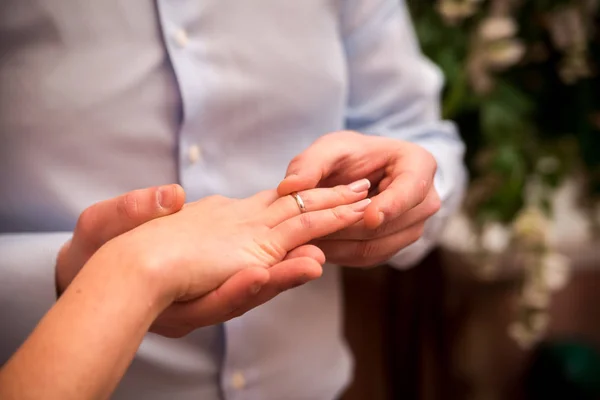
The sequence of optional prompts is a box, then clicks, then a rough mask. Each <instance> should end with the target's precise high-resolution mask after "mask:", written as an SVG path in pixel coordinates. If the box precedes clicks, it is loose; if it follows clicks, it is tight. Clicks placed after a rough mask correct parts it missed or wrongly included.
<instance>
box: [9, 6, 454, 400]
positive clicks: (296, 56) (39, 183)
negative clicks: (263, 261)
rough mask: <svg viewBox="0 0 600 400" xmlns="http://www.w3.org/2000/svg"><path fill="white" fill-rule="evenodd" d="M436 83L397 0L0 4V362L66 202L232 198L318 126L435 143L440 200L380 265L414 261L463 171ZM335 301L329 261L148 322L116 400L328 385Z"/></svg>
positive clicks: (245, 192) (249, 189) (340, 350)
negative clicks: (276, 283)
mask: <svg viewBox="0 0 600 400" xmlns="http://www.w3.org/2000/svg"><path fill="white" fill-rule="evenodd" d="M441 86H442V76H441V75H440V72H439V71H438V70H437V69H436V68H435V67H434V66H433V65H432V64H431V63H430V62H429V61H427V60H426V59H425V58H424V57H423V56H422V54H421V53H420V51H419V49H418V46H417V44H416V40H415V36H414V32H413V28H412V26H411V23H410V20H409V16H408V13H407V10H406V7H405V5H404V4H403V3H402V2H400V1H398V0H302V1H291V0H288V1H284V0H254V1H233V0H158V1H156V2H153V1H150V0H102V1H74V0H2V2H0V135H1V141H0V172H1V173H0V190H1V192H2V193H1V194H2V195H1V197H0V232H1V234H0V326H1V328H0V362H4V361H5V360H6V359H7V358H8V357H9V356H10V354H11V353H12V352H13V351H14V350H15V349H16V348H17V346H18V345H19V344H20V343H21V342H22V341H23V339H24V338H25V337H26V335H27V334H28V333H29V332H30V331H31V329H32V328H33V326H34V325H35V323H36V322H37V321H38V319H39V318H40V317H41V316H42V314H43V313H44V312H45V311H46V310H47V309H48V308H49V307H50V306H51V305H52V303H53V302H54V301H55V294H54V260H55V257H56V254H57V251H58V249H59V248H60V246H61V244H62V243H63V242H64V241H66V240H67V239H68V238H69V236H70V231H71V230H72V228H73V226H74V224H75V221H76V220H77V217H78V215H79V213H80V212H81V211H82V210H83V209H84V208H86V207H87V206H89V205H91V204H92V203H94V202H96V201H100V200H103V199H107V198H110V197H113V196H116V195H119V194H121V193H124V192H127V191H129V190H132V189H136V188H142V187H147V186H152V185H160V184H166V183H172V182H179V183H181V184H182V185H183V187H184V188H185V190H186V192H187V193H188V196H189V199H190V200H194V199H198V198H201V197H204V196H207V195H212V194H216V193H218V194H222V195H225V196H232V197H245V196H249V195H251V194H254V193H255V192H257V191H260V190H263V189H267V188H273V187H275V186H276V185H277V183H278V182H279V180H280V179H281V178H282V177H283V175H284V173H285V170H286V167H287V164H288V162H289V161H290V160H291V159H292V158H293V157H294V156H295V155H296V154H298V153H300V152H301V151H302V150H304V149H305V148H306V147H307V146H309V145H310V144H311V143H312V142H313V141H314V140H315V139H316V138H318V137H319V136H320V135H323V134H325V133H327V132H331V131H336V130H340V129H354V130H357V131H360V132H363V133H365V134H373V135H386V136H390V137H393V138H398V139H402V140H408V141H412V142H415V143H418V144H420V145H421V146H424V147H425V148H427V149H429V150H430V151H431V152H432V153H433V154H434V156H435V157H436V159H437V161H438V164H439V171H438V173H437V176H436V180H435V185H436V188H437V190H438V192H439V193H440V196H441V198H442V200H443V206H442V210H441V211H440V212H439V213H438V215H436V216H435V217H434V218H432V219H431V220H430V222H429V224H428V227H427V230H426V232H425V235H424V237H423V238H422V239H421V240H420V241H419V242H417V243H415V244H414V245H412V246H411V247H409V248H407V249H405V250H403V251H401V252H400V253H399V254H398V255H397V256H395V257H394V258H393V260H392V263H393V264H394V265H396V266H398V267H403V266H409V265H412V264H414V262H416V261H417V260H418V259H420V258H421V257H422V256H423V255H424V254H425V253H426V252H427V250H428V249H430V248H431V246H432V245H433V244H434V242H435V240H436V237H437V235H438V233H439V231H440V229H441V226H442V224H443V221H444V220H445V218H446V216H447V215H448V214H449V213H451V212H452V211H453V210H454V209H456V207H457V205H458V204H459V202H460V198H461V194H462V190H463V185H464V182H465V174H464V168H463V165H462V156H463V145H462V143H461V141H460V140H459V137H458V136H457V134H456V132H455V129H454V127H453V125H452V124H450V123H447V122H442V121H440V119H439V114H440V112H439V93H440V89H441ZM206 234H207V235H209V234H210V232H207V233H206ZM340 299H341V297H340V282H339V269H338V267H335V266H329V265H328V266H326V269H325V274H324V276H323V278H322V279H319V280H317V281H315V282H312V283H310V284H307V285H305V286H302V287H299V288H297V289H294V290H292V291H289V292H286V293H284V294H282V295H280V296H279V297H277V298H276V299H274V300H272V301H271V302H269V303H268V304H265V305H264V306H261V307H259V308H258V309H255V310H253V311H251V312H249V313H247V314H246V315H244V316H243V317H240V318H237V319H234V320H232V321H230V322H228V323H226V324H224V325H221V326H215V327H209V328H205V329H201V330H198V331H197V332H194V333H192V334H190V335H189V336H187V337H185V338H183V339H177V340H174V339H166V338H163V337H160V336H157V335H153V334H149V335H148V336H147V337H146V339H145V340H144V342H143V344H142V345H141V347H140V349H139V352H138V355H137V357H136V359H135V361H134V362H133V364H132V366H131V368H130V370H129V372H128V373H127V375H126V376H125V378H124V380H123V382H122V383H121V385H120V386H119V388H118V389H117V391H116V393H115V396H114V398H116V399H146V400H154V399H171V398H173V399H180V400H192V399H197V400H213V399H221V398H223V399H228V400H237V399H256V400H283V399H285V400H292V399H307V400H321V399H325V400H327V399H333V398H336V397H337V396H338V395H339V394H340V393H341V392H342V391H343V389H344V387H345V386H346V385H347V383H348V382H349V380H350V379H351V375H352V360H351V356H350V355H349V352H348V350H347V348H346V345H345V343H344V340H343V332H342V321H341V315H342V314H341V306H342V304H341V302H340ZM114 328H115V329H119V327H118V326H115V327H114Z"/></svg>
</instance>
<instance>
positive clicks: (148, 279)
mask: <svg viewBox="0 0 600 400" xmlns="http://www.w3.org/2000/svg"><path fill="white" fill-rule="evenodd" d="M129 236H130V235H128V234H125V235H122V236H120V237H117V238H115V239H113V240H110V241H109V242H107V243H106V244H105V245H104V246H102V247H101V248H100V249H99V250H98V251H97V252H96V254H94V256H93V257H92V258H91V259H90V261H89V262H88V264H90V263H92V262H93V263H94V264H98V265H99V266H100V268H103V269H106V270H107V271H106V272H107V274H108V276H109V279H111V280H112V279H118V280H119V281H120V282H122V285H123V286H124V287H125V289H126V290H127V291H129V292H130V293H136V295H137V297H139V298H140V299H143V301H144V302H146V304H148V305H149V306H150V310H152V311H153V312H154V313H155V314H156V316H158V314H160V313H161V312H162V311H163V310H164V309H166V308H167V307H168V306H169V305H170V304H171V303H172V302H173V301H174V300H175V299H176V294H175V290H173V289H172V287H171V286H172V285H170V281H171V280H170V277H168V276H167V275H168V274H167V271H166V270H165V268H164V265H165V264H163V263H160V261H159V260H158V258H157V257H153V255H154V254H151V253H153V252H148V251H143V250H141V249H139V248H137V246H135V245H132V243H130V242H133V241H130V240H129V239H130V238H129ZM134 243H135V242H134Z"/></svg>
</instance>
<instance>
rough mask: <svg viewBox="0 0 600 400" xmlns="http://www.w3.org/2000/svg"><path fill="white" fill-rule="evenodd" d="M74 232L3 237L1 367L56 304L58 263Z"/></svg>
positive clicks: (0, 257)
mask: <svg viewBox="0 0 600 400" xmlns="http://www.w3.org/2000/svg"><path fill="white" fill-rule="evenodd" d="M70 237H71V233H70V232H60V233H23V234H10V233H2V234H0V365H2V364H4V363H5V362H6V360H8V358H10V356H11V355H12V353H13V352H14V351H15V350H16V349H17V348H18V347H19V346H20V345H21V343H23V341H24V340H25V339H26V338H27V336H28V335H29V334H30V333H31V331H32V330H33V328H34V327H35V326H36V325H37V323H38V321H39V320H40V319H41V318H42V316H43V315H44V314H45V313H46V312H47V311H48V310H49V309H50V307H52V305H53V304H54V303H55V301H56V289H55V277H54V273H55V272H54V271H55V262H56V256H57V255H58V251H59V250H60V247H61V246H62V245H63V243H65V242H66V241H67V240H68V239H69V238H70Z"/></svg>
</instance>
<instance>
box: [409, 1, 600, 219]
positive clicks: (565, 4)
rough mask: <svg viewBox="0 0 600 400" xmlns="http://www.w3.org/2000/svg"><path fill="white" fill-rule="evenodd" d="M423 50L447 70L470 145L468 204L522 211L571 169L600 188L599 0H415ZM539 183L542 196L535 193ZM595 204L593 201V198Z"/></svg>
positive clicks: (496, 212) (484, 212) (449, 104)
mask: <svg viewBox="0 0 600 400" xmlns="http://www.w3.org/2000/svg"><path fill="white" fill-rule="evenodd" d="M408 3H409V7H410V9H411V11H412V15H413V18H414V21H415V25H416V29H417V32H418V35H419V38H420V41H421V45H422V47H423V50H424V52H425V53H426V54H427V56H428V57H430V58H431V59H432V60H433V61H434V62H435V63H437V64H438V65H439V66H440V67H441V68H442V70H443V72H444V73H445V75H446V80H447V81H446V82H447V86H446V90H445V94H444V99H443V112H444V117H445V118H448V119H451V120H454V121H456V122H457V123H458V125H459V126H460V128H461V129H460V130H461V133H462V134H463V137H464V139H465V141H466V143H467V146H468V156H467V158H468V159H467V161H468V166H469V168H470V171H471V174H472V175H471V176H472V185H471V190H470V192H469V196H468V201H467V206H468V211H469V214H470V215H471V216H472V217H473V218H475V219H476V220H477V221H478V222H484V221H486V220H499V221H502V222H509V221H511V220H513V219H514V218H515V217H516V215H517V214H518V213H519V211H521V210H522V209H523V208H524V206H525V205H526V203H527V202H529V201H534V202H535V201H539V202H540V203H541V204H540V205H541V206H542V207H543V208H544V209H545V210H546V211H549V210H548V209H549V204H548V197H547V195H546V194H547V193H549V192H551V190H552V188H555V187H556V186H557V185H558V184H560V182H561V180H562V179H564V178H565V176H567V175H568V174H570V173H573V172H574V171H577V173H581V174H583V175H582V176H585V178H586V183H587V184H586V192H585V196H584V199H583V200H588V202H587V203H589V202H591V201H595V199H596V197H597V196H598V195H599V194H600V79H599V78H598V75H597V74H596V71H597V68H598V65H599V64H600V36H599V32H598V30H596V29H595V27H596V26H597V25H598V24H599V23H600V19H599V17H598V12H597V1H595V0H591V1H590V0H520V1H517V0H489V1H484V0H409V1H408ZM532 182H535V185H536V186H537V187H536V189H537V192H536V194H537V196H533V197H536V198H535V199H531V198H526V195H527V193H530V191H528V190H526V189H528V186H529V185H532V184H533V183H532ZM587 205H589V204H587Z"/></svg>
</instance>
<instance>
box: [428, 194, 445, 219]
mask: <svg viewBox="0 0 600 400" xmlns="http://www.w3.org/2000/svg"><path fill="white" fill-rule="evenodd" d="M440 208H442V200H441V199H440V196H438V195H437V194H435V196H432V197H431V199H430V200H429V202H428V204H427V207H426V212H427V215H428V216H431V215H434V214H435V213H437V212H438V211H440Z"/></svg>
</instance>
